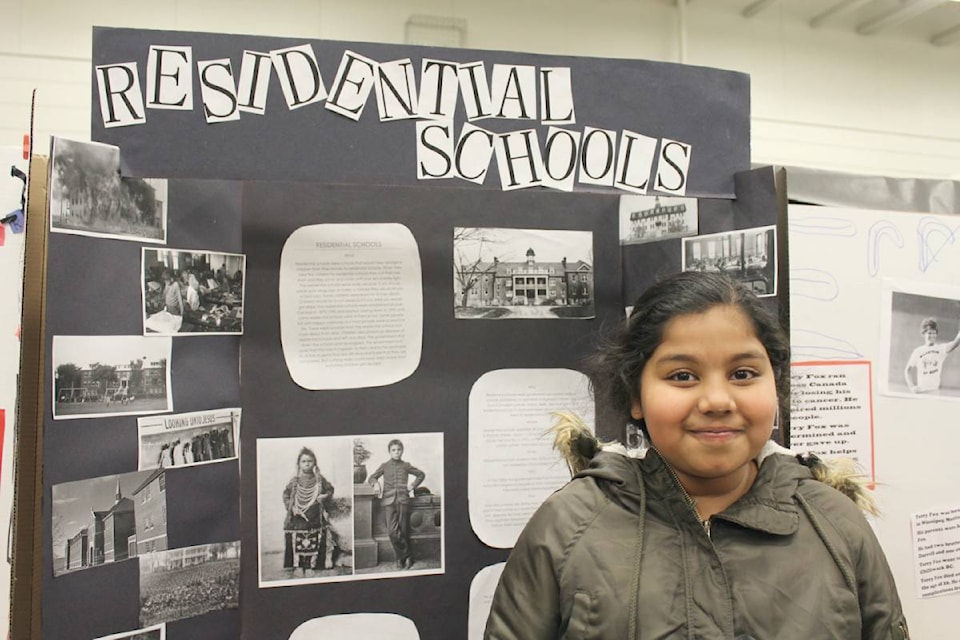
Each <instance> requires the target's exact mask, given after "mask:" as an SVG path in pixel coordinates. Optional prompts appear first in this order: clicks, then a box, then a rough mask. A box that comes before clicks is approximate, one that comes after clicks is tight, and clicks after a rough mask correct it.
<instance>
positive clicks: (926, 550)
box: [911, 506, 960, 598]
mask: <svg viewBox="0 0 960 640" xmlns="http://www.w3.org/2000/svg"><path fill="white" fill-rule="evenodd" d="M911 529H912V530H913V557H914V559H915V562H914V565H915V569H916V576H917V594H918V595H919V596H920V597H921V598H932V597H933V596H942V595H946V594H948V593H960V506H958V507H951V508H946V509H940V510H934V511H924V512H921V513H916V514H914V516H913V521H912V522H911Z"/></svg>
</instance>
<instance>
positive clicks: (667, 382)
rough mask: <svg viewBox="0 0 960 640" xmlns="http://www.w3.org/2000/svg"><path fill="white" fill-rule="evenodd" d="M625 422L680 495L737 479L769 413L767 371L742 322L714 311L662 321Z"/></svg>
mask: <svg viewBox="0 0 960 640" xmlns="http://www.w3.org/2000/svg"><path fill="white" fill-rule="evenodd" d="M630 413H631V415H632V416H633V417H634V418H635V419H637V420H639V419H641V418H642V419H644V420H645V421H646V425H647V431H648V432H649V434H650V440H651V442H652V443H653V445H654V446H655V447H656V448H657V451H659V452H660V454H661V455H662V456H663V458H664V459H665V460H666V461H667V462H668V463H669V464H670V466H671V467H673V469H674V471H676V472H677V475H678V478H679V480H680V483H681V484H682V485H683V486H684V487H685V488H687V489H688V490H689V489H690V488H691V487H697V489H698V490H706V491H709V490H710V488H712V487H722V486H726V485H727V484H728V483H730V482H734V483H735V482H737V481H739V480H740V479H741V478H742V477H743V470H744V468H745V467H746V466H747V465H749V464H750V463H751V461H752V460H753V459H754V458H756V456H757V455H758V454H759V453H760V449H761V448H763V445H764V444H765V443H766V442H767V440H768V439H769V438H770V433H771V431H772V429H773V421H774V419H775V417H776V413H777V391H776V381H775V379H774V372H773V366H772V365H771V364H770V358H769V357H768V356H767V351H766V349H765V348H764V346H763V344H762V343H761V342H760V340H759V339H758V338H757V336H756V334H755V333H754V329H753V325H752V324H751V322H750V320H749V318H748V317H747V316H746V315H744V313H743V311H741V310H740V309H739V308H737V307H734V306H729V305H718V306H715V307H712V308H710V309H708V310H707V311H705V312H703V313H693V314H687V315H682V316H677V317H676V318H674V319H672V320H671V321H669V322H668V323H667V324H666V326H665V327H664V331H663V340H662V341H661V342H660V344H659V345H658V346H657V348H656V349H655V350H654V352H653V354H652V355H651V356H650V358H649V360H647V363H646V365H645V366H644V368H643V371H642V373H641V375H640V398H639V399H638V400H635V401H634V402H633V405H632V407H631V412H630Z"/></svg>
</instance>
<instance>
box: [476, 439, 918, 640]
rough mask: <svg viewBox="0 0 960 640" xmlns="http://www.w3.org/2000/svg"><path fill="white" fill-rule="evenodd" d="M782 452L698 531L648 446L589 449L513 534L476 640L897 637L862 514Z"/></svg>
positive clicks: (894, 601)
mask: <svg viewBox="0 0 960 640" xmlns="http://www.w3.org/2000/svg"><path fill="white" fill-rule="evenodd" d="M788 453H789V452H788V451H787V450H786V449H783V448H781V447H778V446H777V445H775V444H773V443H770V444H768V445H767V447H765V449H764V452H763V453H761V457H760V458H759V459H758V460H759V463H760V467H759V469H760V470H759V474H758V476H757V479H756V481H755V482H754V484H753V486H752V488H751V489H750V491H749V492H748V493H747V494H746V495H744V496H743V497H741V498H740V499H739V500H738V501H737V502H735V503H734V504H733V505H731V506H730V507H728V508H727V509H726V510H725V511H723V512H722V513H719V514H717V515H715V516H714V517H713V518H712V520H711V527H710V533H709V535H708V533H707V529H705V528H704V526H703V525H702V524H701V523H700V521H699V519H698V517H697V515H696V511H695V510H694V508H693V507H692V505H691V502H690V499H689V497H687V494H686V493H685V492H684V491H683V490H682V489H681V487H680V485H679V483H678V481H677V479H676V475H675V474H674V473H673V471H672V470H671V469H670V468H669V467H668V466H667V465H666V464H665V463H664V462H663V460H662V458H661V457H660V456H659V454H658V453H657V452H656V450H653V449H651V450H649V451H648V453H647V454H646V456H645V457H644V458H642V459H634V458H628V457H626V456H624V455H620V454H618V453H610V452H599V453H597V454H596V455H594V456H593V458H592V460H590V462H589V464H588V466H587V467H586V468H585V469H583V470H582V471H580V472H579V473H578V474H577V475H576V476H575V477H574V479H573V480H572V481H571V482H570V483H568V484H567V485H566V486H565V487H564V488H563V489H561V490H559V491H558V492H556V493H555V494H553V496H551V497H550V498H549V499H548V500H547V501H546V502H545V503H544V504H543V505H542V506H541V507H540V509H539V510H538V511H537V513H536V514H535V515H534V516H533V518H532V519H531V520H530V522H529V523H528V525H527V527H526V529H525V530H524V531H523V533H522V534H521V536H520V539H519V540H518V542H517V545H516V547H515V548H514V550H513V552H512V553H511V555H510V559H509V560H508V562H507V564H506V567H505V568H504V571H503V576H502V577H501V579H500V585H499V587H498V588H497V592H496V594H495V596H494V600H493V604H492V608H491V611H490V617H489V618H488V620H487V627H486V632H485V634H484V638H485V639H488V640H558V639H564V640H573V639H577V640H590V639H604V640H621V639H623V640H654V639H660V638H672V639H673V638H686V639H691V640H692V639H694V638H696V639H697V640H712V639H721V638H722V639H730V640H734V639H743V640H746V639H749V638H753V639H755V640H773V639H778V640H792V639H798V640H799V639H803V640H811V639H820V638H822V639H824V640H827V639H835V638H840V639H843V640H855V639H857V638H870V639H875V640H881V639H882V640H891V639H897V640H900V639H903V638H908V637H909V636H908V634H907V626H906V621H905V619H904V616H903V612H902V610H901V607H900V599H899V597H898V595H897V591H896V586H895V585H894V581H893V576H892V575H891V573H890V569H889V567H888V566H887V561H886V559H885V557H884V555H883V551H882V550H881V549H880V545H879V543H878V542H877V539H876V537H875V536H874V534H873V531H872V530H871V529H870V526H869V525H868V524H867V521H866V520H865V518H864V517H863V514H862V513H861V512H860V510H859V509H858V508H857V506H856V505H855V504H854V502H853V501H852V500H851V499H849V498H848V497H847V496H845V495H843V494H841V493H840V492H839V491H837V490H835V489H833V488H831V487H829V486H827V485H826V484H824V483H822V482H820V481H818V480H815V479H814V477H813V475H812V473H811V470H810V469H809V468H808V466H805V465H803V464H801V463H800V462H799V461H798V460H797V459H796V458H795V457H794V456H792V455H788Z"/></svg>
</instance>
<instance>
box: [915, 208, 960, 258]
mask: <svg viewBox="0 0 960 640" xmlns="http://www.w3.org/2000/svg"><path fill="white" fill-rule="evenodd" d="M958 230H960V227H956V228H953V229H951V228H950V227H949V226H947V225H945V224H944V223H942V222H940V221H939V220H937V219H936V218H931V217H929V216H925V217H923V218H921V219H920V222H918V223H917V243H918V245H919V250H918V254H919V258H920V264H919V265H917V266H918V268H919V269H920V271H923V272H926V271H927V269H929V268H930V266H931V265H932V264H933V263H934V262H936V261H937V256H938V255H940V252H941V251H943V250H944V249H945V248H946V247H947V245H948V244H953V243H954V241H955V240H956V239H957V231H958Z"/></svg>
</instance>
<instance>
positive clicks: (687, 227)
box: [620, 195, 699, 244]
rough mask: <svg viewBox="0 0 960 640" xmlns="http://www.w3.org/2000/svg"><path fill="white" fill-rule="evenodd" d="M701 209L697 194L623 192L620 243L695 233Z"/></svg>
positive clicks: (651, 240)
mask: <svg viewBox="0 0 960 640" xmlns="http://www.w3.org/2000/svg"><path fill="white" fill-rule="evenodd" d="M698 210H699V208H698V206H697V199H696V198H674V197H670V196H638V195H629V196H620V244H643V243H645V242H655V241H657V240H666V239H667V238H680V237H683V236H695V235H697V229H698V220H699V218H698V213H697V212H698Z"/></svg>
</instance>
